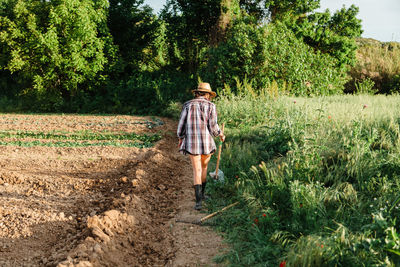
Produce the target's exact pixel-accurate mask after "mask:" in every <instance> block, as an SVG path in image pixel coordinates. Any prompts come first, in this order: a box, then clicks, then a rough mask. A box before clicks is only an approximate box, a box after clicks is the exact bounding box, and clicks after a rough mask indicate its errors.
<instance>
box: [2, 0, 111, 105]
mask: <svg viewBox="0 0 400 267" xmlns="http://www.w3.org/2000/svg"><path fill="white" fill-rule="evenodd" d="M2 4H3V10H2V11H1V12H2V13H1V17H0V47H1V48H2V50H3V51H4V52H5V55H6V56H3V57H2V60H4V61H5V62H6V64H4V65H2V66H3V68H4V69H6V70H9V71H10V72H11V73H13V75H17V76H20V77H23V79H24V80H25V81H27V83H28V84H30V86H29V87H28V88H27V89H26V90H25V92H24V93H25V94H26V93H34V94H35V95H37V96H38V97H43V98H45V97H46V98H47V99H48V97H50V99H53V100H54V101H57V99H59V98H60V97H62V98H64V99H68V98H69V97H70V96H72V95H75V94H76V93H78V91H79V90H80V89H82V88H85V86H84V85H86V88H87V85H88V84H89V83H91V82H94V81H95V80H101V76H99V75H100V74H101V73H102V71H103V70H104V69H105V67H106V65H107V64H110V58H111V57H112V55H113V54H114V48H113V45H112V39H111V38H110V36H109V34H108V30H107V27H106V24H105V23H106V17H107V7H108V1H107V0H95V1H92V0H55V1H41V0H9V1H7V2H3V3H2ZM80 85H81V87H80ZM50 99H49V101H48V102H50V103H51V102H52V101H51V100H50Z"/></svg>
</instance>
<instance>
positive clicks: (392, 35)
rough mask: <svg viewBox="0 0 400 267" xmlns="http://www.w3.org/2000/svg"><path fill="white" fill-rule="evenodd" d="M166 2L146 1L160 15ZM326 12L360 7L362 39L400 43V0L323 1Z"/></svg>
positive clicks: (322, 5)
mask: <svg viewBox="0 0 400 267" xmlns="http://www.w3.org/2000/svg"><path fill="white" fill-rule="evenodd" d="M165 2H166V1H165V0H145V4H147V5H149V6H151V7H152V8H153V9H154V12H155V13H158V12H159V11H160V10H161V9H162V7H163V6H164V4H165ZM320 3H321V8H320V9H319V10H317V11H324V10H325V9H327V8H329V10H330V11H331V13H333V12H334V11H336V10H338V9H340V8H342V7H343V5H344V6H345V7H349V6H351V5H352V4H354V5H356V6H357V7H359V9H360V11H359V13H358V16H357V18H359V19H361V20H362V22H361V24H362V29H363V31H364V32H363V34H362V37H365V38H373V39H376V40H379V41H382V42H390V41H396V42H400V0H321V2H320Z"/></svg>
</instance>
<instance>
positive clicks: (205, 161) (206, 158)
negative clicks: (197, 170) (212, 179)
mask: <svg viewBox="0 0 400 267" xmlns="http://www.w3.org/2000/svg"><path fill="white" fill-rule="evenodd" d="M210 159H211V154H210V155H201V182H202V183H205V182H206V179H207V168H208V163H209V162H210Z"/></svg>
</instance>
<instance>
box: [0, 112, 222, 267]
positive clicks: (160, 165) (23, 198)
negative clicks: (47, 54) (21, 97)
mask: <svg viewBox="0 0 400 267" xmlns="http://www.w3.org/2000/svg"><path fill="white" fill-rule="evenodd" d="M26 117H27V118H28V119H26V120H23V119H24V118H26ZM26 117H24V116H22V115H21V117H19V119H21V120H20V121H25V122H27V123H22V124H21V125H18V123H17V127H19V128H22V127H23V128H24V129H25V130H31V131H32V130H33V131H34V130H37V129H39V128H40V127H42V126H43V125H42V126H40V125H39V126H36V124H35V123H33V120H35V119H38V118H40V120H41V121H43V120H44V121H47V125H46V126H47V127H49V128H51V129H52V130H54V129H56V130H57V127H59V126H57V125H60V122H57V119H56V117H52V118H49V117H46V116H42V117H40V116H36V117H35V116H26ZM62 119H63V120H65V119H66V120H67V121H68V122H71V121H72V122H73V123H72V124H71V125H67V123H64V124H62V123H61V124H62V125H63V127H64V128H63V129H65V128H72V129H79V130H82V129H83V130H84V129H87V128H88V127H89V128H90V127H95V126H96V125H97V124H96V123H93V122H98V121H99V120H107V119H109V120H111V119H112V118H106V119H102V118H101V117H90V116H88V117H82V116H79V117H73V118H71V117H68V116H67V117H66V118H62ZM123 119H124V120H130V119H132V120H133V119H134V118H132V117H124V118H123ZM135 119H138V118H135ZM3 120H4V118H3ZM8 121H11V120H8ZM163 121H164V122H166V123H165V124H164V125H162V126H158V127H155V128H154V129H148V128H146V127H144V126H143V125H133V124H132V125H130V126H129V125H128V126H127V124H121V125H120V129H117V130H123V131H135V132H137V133H138V132H149V133H154V132H160V133H162V136H163V137H162V139H161V141H159V142H157V143H156V145H155V146H154V147H153V148H148V149H138V148H115V147H90V148H84V147H78V148H47V147H29V148H26V147H15V146H0V166H1V170H0V199H1V204H0V266H57V265H58V266H202V265H206V264H212V262H211V258H212V256H214V255H215V254H217V253H218V250H219V249H218V248H220V247H221V238H220V237H219V236H218V235H216V234H215V233H213V232H211V231H210V229H206V228H204V227H202V226H190V225H182V224H177V223H175V219H176V218H178V217H179V218H181V217H182V216H188V217H191V218H193V217H196V216H197V217H199V216H202V214H199V213H198V212H195V211H193V210H192V205H193V201H192V188H191V169H190V165H189V163H188V160H187V158H185V157H184V156H182V155H180V154H178V153H177V152H176V138H175V129H176V123H175V122H174V121H171V120H168V119H163ZM29 123H30V124H29ZM0 124H1V121H0ZM14 124H15V123H14ZM4 125H5V124H2V126H1V127H3V128H4V127H5V128H6V130H10V129H13V127H16V126H15V125H8V124H7V125H6V126H4ZM49 125H50V126H49ZM51 125H52V126H51ZM92 125H94V126H92ZM104 125H105V126H107V124H106V123H104ZM35 127H37V128H35ZM110 127H115V125H114V126H110ZM121 128H123V129H121ZM2 130H3V129H2Z"/></svg>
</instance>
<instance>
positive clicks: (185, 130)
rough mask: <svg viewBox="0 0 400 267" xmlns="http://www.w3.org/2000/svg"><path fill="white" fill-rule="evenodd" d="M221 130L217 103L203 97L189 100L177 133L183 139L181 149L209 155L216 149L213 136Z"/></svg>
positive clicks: (184, 106) (193, 153)
mask: <svg viewBox="0 0 400 267" xmlns="http://www.w3.org/2000/svg"><path fill="white" fill-rule="evenodd" d="M220 132H221V130H220V128H219V126H218V123H217V110H216V108H215V105H214V104H213V103H211V102H210V101H208V100H207V99H205V98H203V97H198V98H195V99H192V100H190V101H187V102H186V103H185V104H184V105H183V107H182V113H181V117H180V119H179V124H178V130H177V135H178V137H179V138H180V139H183V142H182V145H181V146H180V147H179V151H181V152H182V153H183V154H186V153H190V154H192V155H208V154H211V153H214V152H215V150H216V147H215V142H214V139H213V137H217V136H218V135H219V134H220Z"/></svg>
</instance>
